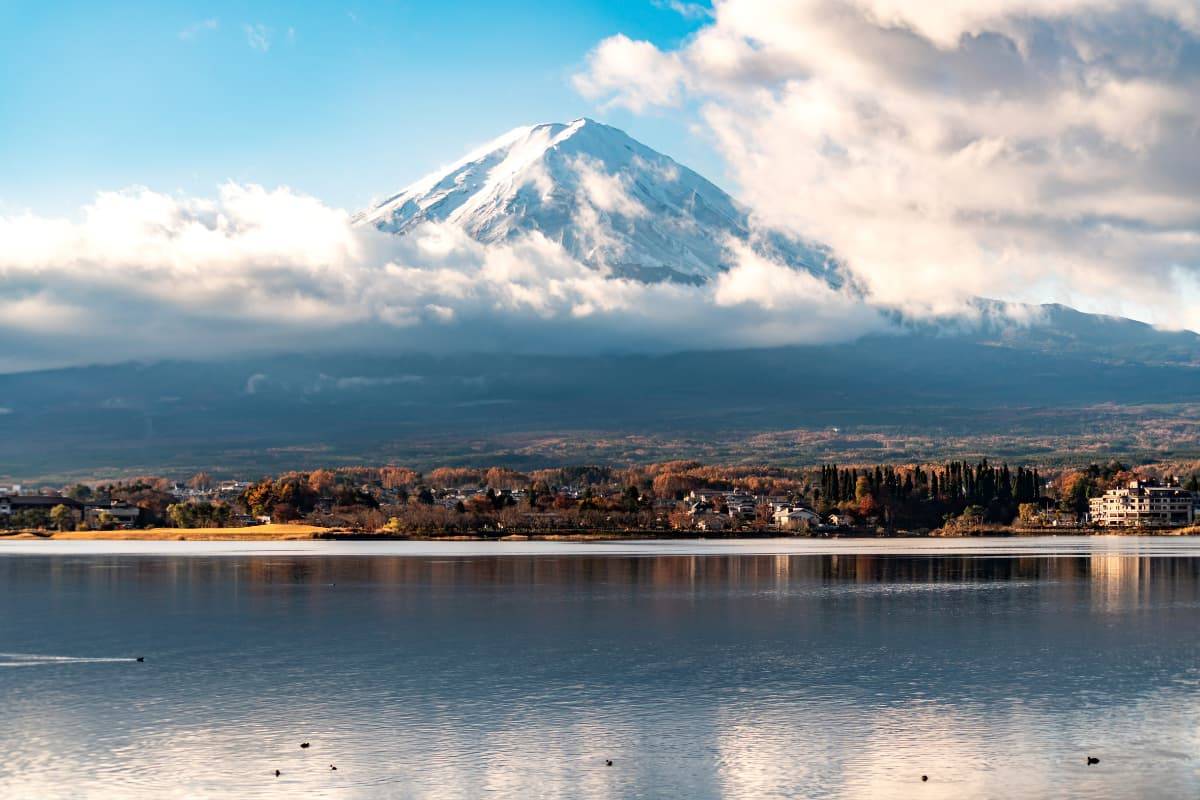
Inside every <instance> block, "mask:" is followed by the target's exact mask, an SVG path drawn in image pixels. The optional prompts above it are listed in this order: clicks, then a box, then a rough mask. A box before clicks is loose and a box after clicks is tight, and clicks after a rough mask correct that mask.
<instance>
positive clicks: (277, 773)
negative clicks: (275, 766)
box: [275, 770, 283, 778]
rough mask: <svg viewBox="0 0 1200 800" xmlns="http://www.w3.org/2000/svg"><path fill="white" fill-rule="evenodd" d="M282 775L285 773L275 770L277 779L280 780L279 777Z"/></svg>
mask: <svg viewBox="0 0 1200 800" xmlns="http://www.w3.org/2000/svg"><path fill="white" fill-rule="evenodd" d="M282 774H283V773H282V772H280V771H279V770H275V777H276V778H278V777H279V776H280V775H282Z"/></svg>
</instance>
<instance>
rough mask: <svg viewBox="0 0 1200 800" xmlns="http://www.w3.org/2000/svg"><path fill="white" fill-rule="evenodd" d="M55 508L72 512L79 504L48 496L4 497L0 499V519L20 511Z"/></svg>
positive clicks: (66, 498) (66, 499)
mask: <svg viewBox="0 0 1200 800" xmlns="http://www.w3.org/2000/svg"><path fill="white" fill-rule="evenodd" d="M55 506H66V507H67V508H69V509H71V510H72V511H77V510H78V509H79V503H77V502H76V501H74V500H72V499H71V498H69V497H54V496H50V495H42V494H32V495H4V496H2V497H0V517H8V516H11V515H13V514H20V513H21V512H22V511H45V512H46V513H50V509H52V508H54V507H55Z"/></svg>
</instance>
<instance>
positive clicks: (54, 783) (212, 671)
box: [0, 538, 1200, 798]
mask: <svg viewBox="0 0 1200 800" xmlns="http://www.w3.org/2000/svg"><path fill="white" fill-rule="evenodd" d="M1017 549H1019V550H1020V552H1021V553H1022V554H1021V555H1016V556H1012V555H1005V554H1004V553H1005V552H1006V551H1013V550H1017ZM698 553H704V554H698ZM0 609H2V611H0V710H2V712H3V713H2V715H0V754H2V755H3V757H2V758H0V797H5V798H9V797H12V798H60V797H61V798H87V797H97V798H99V797H104V798H109V797H111V798H141V797H146V798H151V797H152V798H162V797H238V798H253V797H337V798H374V797H398V798H409V797H411V798H434V797H436V798H459V797H461V798H475V797H520V798H530V797H584V798H593V797H594V798H614V797H621V798H624V797H647V798H650V797H664V798H708V797H735V798H763V797H787V798H792V797H855V798H858V797H861V798H879V797H903V798H912V797H918V798H925V797H928V798H951V797H952V798H962V797H1014V798H1017V797H1019V798H1030V797H1195V796H1197V795H1200V636H1198V634H1200V542H1198V541H1197V540H1193V539H1150V540H1144V539H1110V538H1093V539H1083V538H1059V539H1041V540H1020V541H1014V540H969V541H963V540H956V541H955V542H951V543H944V542H932V543H931V542H929V541H928V540H919V541H912V542H903V541H901V542H895V541H892V542H884V543H879V542H876V541H868V542H842V541H839V542H795V541H787V542H758V543H756V542H749V543H742V542H738V543H714V542H693V543H686V542H684V543H676V542H672V543H654V544H640V545H639V544H629V543H623V544H620V545H603V546H601V545H542V544H541V543H528V544H521V545H515V546H511V547H510V546H507V545H488V544H478V543H465V544H462V545H459V544H458V543H455V544H445V545H443V544H421V545H418V544H412V545H409V544H407V543H387V544H370V545H365V544H364V545H360V544H357V543H291V542H288V543H241V544H236V545H229V544H224V543H222V544H206V543H153V542H143V543H105V542H67V543H64V542H25V543H22V542H4V543H0ZM135 656H144V657H145V659H146V661H145V663H137V662H135V661H132V660H130V659H132V658H133V657H135ZM305 741H307V742H311V747H309V748H307V749H301V748H300V747H299V744H300V743H301V742H305ZM1089 755H1091V756H1095V757H1098V758H1099V759H1100V763H1099V764H1097V765H1094V766H1088V765H1087V764H1086V757H1087V756H1089ZM605 759H612V761H613V765H612V766H611V767H609V766H606V765H605ZM331 764H333V765H336V766H337V770H336V771H334V770H331V769H330V765H331ZM276 769H278V770H280V771H281V773H282V774H281V775H280V776H279V777H275V776H274V771H275V770H276ZM922 775H927V776H928V778H929V780H928V781H927V782H922V781H921V776H922Z"/></svg>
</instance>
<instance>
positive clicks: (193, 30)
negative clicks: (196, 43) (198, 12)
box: [179, 17, 221, 41]
mask: <svg viewBox="0 0 1200 800" xmlns="http://www.w3.org/2000/svg"><path fill="white" fill-rule="evenodd" d="M220 25H221V23H220V20H218V19H217V18H216V17H210V18H209V19H202V20H200V21H199V22H193V23H192V24H191V25H188V26H187V27H186V28H184V29H183V30H181V31H180V32H179V38H180V39H183V40H184V41H190V40H191V39H195V38H196V37H198V36H200V35H201V34H203V33H208V32H210V31H215V30H216V29H217V28H219V27H220Z"/></svg>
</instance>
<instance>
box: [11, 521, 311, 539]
mask: <svg viewBox="0 0 1200 800" xmlns="http://www.w3.org/2000/svg"><path fill="white" fill-rule="evenodd" d="M325 530H327V529H326V528H318V527H315V526H312V525H290V524H289V525H254V526H252V527H248V528H149V529H147V530H131V531H39V532H36V533H35V532H23V533H17V534H13V535H12V536H11V537H7V538H20V539H68V540H70V539H75V540H92V539H105V540H117V541H120V540H152V541H169V540H180V541H184V540H186V541H208V542H212V541H272V540H286V539H312V538H314V535H315V534H317V533H320V532H322V531H325Z"/></svg>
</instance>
